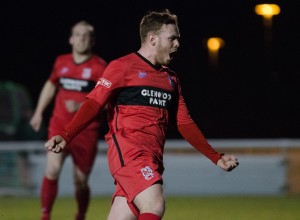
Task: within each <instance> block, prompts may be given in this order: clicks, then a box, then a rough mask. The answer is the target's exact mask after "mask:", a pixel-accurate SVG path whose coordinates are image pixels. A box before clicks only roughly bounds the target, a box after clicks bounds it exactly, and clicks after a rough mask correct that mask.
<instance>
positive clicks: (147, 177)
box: [141, 166, 154, 180]
mask: <svg viewBox="0 0 300 220" xmlns="http://www.w3.org/2000/svg"><path fill="white" fill-rule="evenodd" d="M141 172H142V174H143V176H144V177H145V180H150V179H152V178H153V177H154V173H153V171H152V170H151V168H150V167H149V166H146V167H144V168H142V169H141Z"/></svg>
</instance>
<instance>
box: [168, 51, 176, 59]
mask: <svg viewBox="0 0 300 220" xmlns="http://www.w3.org/2000/svg"><path fill="white" fill-rule="evenodd" d="M176 52H177V51H174V52H172V53H170V54H169V56H170V57H171V58H173V57H174V56H175V54H176Z"/></svg>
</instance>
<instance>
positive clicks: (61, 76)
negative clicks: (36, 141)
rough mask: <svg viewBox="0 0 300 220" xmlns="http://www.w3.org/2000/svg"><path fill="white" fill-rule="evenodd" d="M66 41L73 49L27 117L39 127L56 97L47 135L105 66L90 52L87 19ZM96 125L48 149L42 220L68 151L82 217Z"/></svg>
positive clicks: (90, 30) (77, 104) (67, 118)
mask: <svg viewBox="0 0 300 220" xmlns="http://www.w3.org/2000/svg"><path fill="white" fill-rule="evenodd" d="M69 43H70V45H71V47H72V53H70V54H63V55H60V56H58V57H57V59H56V61H55V63H54V67H53V70H52V73H51V75H50V77H49V79H48V80H47V81H46V82H45V84H44V86H43V88H42V90H41V93H40V96H39V99H38V103H37V106H36V108H35V111H34V114H33V116H32V118H31V120H30V125H31V126H32V128H33V129H34V130H35V131H39V129H40V126H41V124H42V121H43V113H44V112H45V110H46V108H47V107H48V106H49V104H50V103H51V101H52V100H53V99H54V97H55V103H54V109H53V112H52V116H51V119H50V122H49V127H48V136H49V138H50V137H52V136H53V135H55V134H57V133H59V132H60V131H61V130H62V128H64V127H65V126H66V125H67V124H68V123H69V122H70V121H71V119H72V118H73V116H74V115H75V113H76V112H77V110H78V109H79V107H80V105H81V104H82V102H83V101H84V100H85V99H86V95H87V94H88V92H90V91H91V90H92V89H93V88H94V87H95V85H96V82H97V81H98V79H99V78H100V77H101V76H102V74H103V72H104V69H105V68H106V66H107V62H106V61H105V60H104V59H102V58H101V57H99V56H97V55H95V54H94V53H93V52H92V48H93V46H94V43H95V30H94V27H93V26H92V25H91V24H89V23H88V22H86V21H80V22H78V23H76V24H75V25H74V26H73V27H72V29H71V35H70V38H69ZM99 126H100V121H99V120H97V119H96V120H93V121H92V122H91V124H90V125H89V126H88V127H87V128H86V129H85V130H84V131H83V132H82V133H81V134H80V135H78V136H77V137H76V138H74V139H73V141H72V142H70V145H69V146H68V149H66V150H65V151H64V152H62V153H59V154H55V153H53V152H51V151H48V152H47V161H46V169H45V173H44V178H43V181H42V186H41V208H42V217H41V219H42V220H49V219H50V218H51V209H52V207H53V204H54V202H55V199H56V197H57V194H58V180H59V175H60V172H61V170H62V166H63V163H64V160H65V158H66V156H68V155H70V156H71V157H72V161H73V164H74V173H73V176H74V184H75V197H76V201H77V205H78V211H77V214H76V220H83V219H85V214H86V212H87V209H88V205H89V201H90V188H89V185H88V178H89V174H90V172H91V170H92V167H93V164H94V161H95V158H96V154H97V145H98V141H99Z"/></svg>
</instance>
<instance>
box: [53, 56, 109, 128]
mask: <svg viewBox="0 0 300 220" xmlns="http://www.w3.org/2000/svg"><path fill="white" fill-rule="evenodd" d="M106 66H107V63H106V61H104V60H103V59H102V58H101V57H98V56H96V55H93V56H92V57H91V58H90V59H88V60H86V61H85V62H83V63H80V64H76V63H75V62H74V59H73V56H72V54H64V55H60V56H58V57H57V59H56V61H55V64H54V67H53V70H52V73H51V75H50V80H51V82H52V83H53V84H55V85H57V86H58V91H57V95H56V98H55V105H54V109H53V113H52V117H51V120H50V130H59V131H60V130H61V129H62V128H63V127H64V126H65V125H66V124H68V123H69V122H70V121H71V119H72V118H73V116H74V115H75V113H76V112H74V113H69V112H68V111H67V109H66V107H65V106H66V105H65V103H64V102H65V101H66V100H74V101H76V102H83V101H84V100H85V99H86V95H87V94H88V93H89V92H90V91H91V90H92V89H93V88H94V87H95V85H96V82H97V81H98V79H99V78H100V77H101V76H102V74H103V72H104V69H105V68H106ZM98 127H99V121H94V122H93V123H92V124H91V125H90V126H89V127H88V128H98Z"/></svg>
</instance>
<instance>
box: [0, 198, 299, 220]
mask: <svg viewBox="0 0 300 220" xmlns="http://www.w3.org/2000/svg"><path fill="white" fill-rule="evenodd" d="M166 199H167V210H166V213H165V217H164V218H163V219H164V220H201V219H205V220H220V219H222V220H297V219H300V210H299V208H300V197H291V196H286V197H284V196H283V197H271V196H270V197H259V196H248V197H167V198H166ZM39 207H40V205H39V198H36V197H0V219H1V220H38V219H39V215H40V210H39V209H40V208H39ZM109 207H110V198H109V197H104V198H100V197H94V198H92V200H91V203H90V207H89V211H88V214H87V219H86V220H104V219H106V217H107V214H108V212H109ZM75 210H76V204H75V200H74V199H73V198H72V197H67V198H61V197H59V198H58V199H57V201H56V203H55V205H54V207H53V214H52V219H53V220H72V219H74V214H75Z"/></svg>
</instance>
